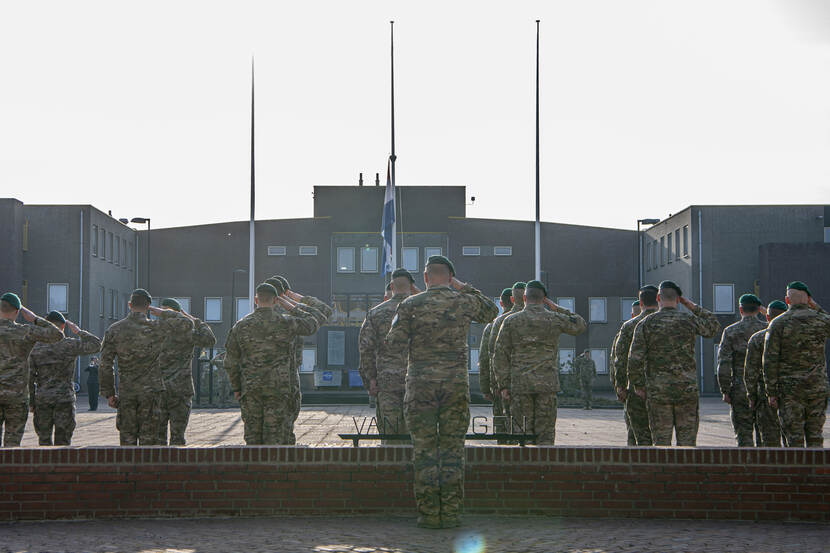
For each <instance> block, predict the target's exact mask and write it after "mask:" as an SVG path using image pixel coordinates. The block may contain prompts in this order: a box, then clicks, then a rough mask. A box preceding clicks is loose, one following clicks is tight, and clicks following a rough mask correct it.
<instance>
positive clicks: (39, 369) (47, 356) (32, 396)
mask: <svg viewBox="0 0 830 553" xmlns="http://www.w3.org/2000/svg"><path fill="white" fill-rule="evenodd" d="M99 351H101V340H100V339H98V337H97V336H93V335H92V334H90V333H89V332H86V331H85V330H80V331H79V332H78V337H77V338H64V339H63V340H61V341H59V342H55V343H54V344H44V343H40V344H37V345H35V347H34V349H32V353H30V354H29V401H30V405H34V403H35V401H37V402H38V403H44V404H55V403H74V401H75V386H74V385H73V381H74V378H75V361H76V360H77V359H78V356H79V355H89V354H90V353H97V352H99ZM96 376H97V375H96Z"/></svg>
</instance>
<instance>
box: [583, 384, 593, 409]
mask: <svg viewBox="0 0 830 553" xmlns="http://www.w3.org/2000/svg"><path fill="white" fill-rule="evenodd" d="M593 384H594V383H593V381H588V382H586V381H584V380H583V381H580V383H579V387H580V389H581V390H582V402H583V403H584V404H585V408H586V409H590V408H591V402H592V401H593V400H594V387H593Z"/></svg>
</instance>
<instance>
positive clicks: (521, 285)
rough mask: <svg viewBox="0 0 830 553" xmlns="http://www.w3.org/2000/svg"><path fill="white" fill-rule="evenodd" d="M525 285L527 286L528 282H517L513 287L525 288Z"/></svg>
mask: <svg viewBox="0 0 830 553" xmlns="http://www.w3.org/2000/svg"><path fill="white" fill-rule="evenodd" d="M525 286H527V284H525V283H524V282H517V283H516V284H514V285H513V288H514V289H515V288H519V289H521V290H524V289H525Z"/></svg>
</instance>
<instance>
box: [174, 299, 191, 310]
mask: <svg viewBox="0 0 830 553" xmlns="http://www.w3.org/2000/svg"><path fill="white" fill-rule="evenodd" d="M173 299H174V300H176V301H177V302H179V305H181V306H182V311H184V312H185V313H190V298H173Z"/></svg>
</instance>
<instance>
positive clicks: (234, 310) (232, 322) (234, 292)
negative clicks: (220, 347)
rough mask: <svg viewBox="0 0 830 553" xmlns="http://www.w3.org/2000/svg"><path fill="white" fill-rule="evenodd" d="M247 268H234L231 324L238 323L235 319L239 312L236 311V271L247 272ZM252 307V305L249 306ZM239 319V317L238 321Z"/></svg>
mask: <svg viewBox="0 0 830 553" xmlns="http://www.w3.org/2000/svg"><path fill="white" fill-rule="evenodd" d="M247 272H248V271H246V270H245V269H234V270H233V272H232V273H231V325H233V324H234V323H236V321H234V320H233V319H234V317H236V316H237V315H238V314H239V313H236V311H237V309H236V273H247ZM249 308H250V306H249ZM238 320H239V319H238V318H237V321H238Z"/></svg>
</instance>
